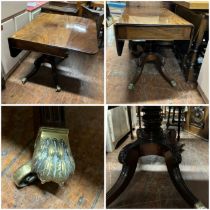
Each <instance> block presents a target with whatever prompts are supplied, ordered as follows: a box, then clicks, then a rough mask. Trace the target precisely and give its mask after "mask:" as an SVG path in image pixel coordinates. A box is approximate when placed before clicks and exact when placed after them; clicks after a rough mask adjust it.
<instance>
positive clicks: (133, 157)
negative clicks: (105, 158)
mask: <svg viewBox="0 0 210 210" xmlns="http://www.w3.org/2000/svg"><path fill="white" fill-rule="evenodd" d="M133 145H135V143H133V144H129V145H127V146H125V147H124V148H123V150H122V151H121V152H120V155H119V161H120V162H121V163H122V164H123V167H122V171H121V173H120V176H119V178H118V180H117V181H116V183H115V184H114V185H113V187H112V188H111V189H110V190H109V191H108V193H107V196H106V197H107V206H108V205H110V204H111V203H112V202H113V201H114V200H115V199H116V198H117V197H118V196H120V194H121V193H122V192H123V191H124V190H125V188H126V187H127V186H128V184H129V182H130V181H131V179H132V177H133V175H134V173H135V170H136V166H137V162H138V158H139V152H138V149H137V147H135V146H133Z"/></svg>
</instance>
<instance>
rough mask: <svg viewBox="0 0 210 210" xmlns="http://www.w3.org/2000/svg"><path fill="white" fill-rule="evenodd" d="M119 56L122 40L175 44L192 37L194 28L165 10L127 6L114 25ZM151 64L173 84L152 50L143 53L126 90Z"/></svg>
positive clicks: (174, 84)
mask: <svg viewBox="0 0 210 210" xmlns="http://www.w3.org/2000/svg"><path fill="white" fill-rule="evenodd" d="M114 30H115V39H116V47H117V53H118V56H121V54H122V51H123V46H124V42H125V40H129V41H130V40H132V41H139V40H146V41H174V40H189V46H190V43H191V40H192V35H193V25H192V24H191V23H190V22H188V21H186V20H185V19H183V18H181V17H179V16H178V15H176V14H175V13H173V12H171V11H170V10H168V9H166V8H155V7H132V6H130V7H126V8H125V11H124V12H123V14H122V16H121V18H119V20H118V21H117V22H116V23H115V25H114ZM147 62H154V63H155V64H156V67H157V68H158V70H159V72H160V73H161V75H162V76H163V77H164V79H165V80H167V82H169V83H170V84H171V85H172V86H176V82H175V81H174V80H173V79H171V78H170V77H169V76H168V75H167V73H166V71H165V69H164V61H163V58H162V57H161V56H160V55H159V54H158V53H153V52H152V51H151V49H150V50H149V52H147V53H143V54H142V55H141V56H140V58H139V61H138V67H139V69H138V71H137V73H136V76H135V78H134V79H133V81H132V82H131V83H130V84H129V86H128V88H129V89H133V88H134V86H135V84H136V82H137V81H138V79H139V78H140V76H141V73H142V71H143V68H144V65H145V64H146V63H147Z"/></svg>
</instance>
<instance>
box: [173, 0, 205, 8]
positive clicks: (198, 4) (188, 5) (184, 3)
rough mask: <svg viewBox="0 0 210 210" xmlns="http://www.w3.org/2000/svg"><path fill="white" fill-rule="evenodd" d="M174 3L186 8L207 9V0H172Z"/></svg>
mask: <svg viewBox="0 0 210 210" xmlns="http://www.w3.org/2000/svg"><path fill="white" fill-rule="evenodd" d="M174 3H175V4H178V5H181V6H183V7H185V8H187V9H195V10H202V9H205V10H206V9H209V2H208V1H174Z"/></svg>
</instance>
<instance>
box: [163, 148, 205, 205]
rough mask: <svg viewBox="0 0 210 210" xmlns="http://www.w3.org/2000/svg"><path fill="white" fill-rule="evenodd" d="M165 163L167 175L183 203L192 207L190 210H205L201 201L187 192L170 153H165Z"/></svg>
mask: <svg viewBox="0 0 210 210" xmlns="http://www.w3.org/2000/svg"><path fill="white" fill-rule="evenodd" d="M165 161H166V165H167V169H168V173H169V175H170V178H171V180H172V182H173V184H174V186H175V187H176V189H177V191H178V192H179V193H180V194H181V196H182V197H183V198H184V199H185V201H186V202H187V203H188V204H189V205H190V206H191V207H192V208H206V207H205V206H204V205H203V204H202V203H201V201H199V200H198V199H197V198H196V197H195V196H194V195H193V193H192V192H191V191H190V190H189V188H188V187H187V185H186V184H185V182H184V180H183V178H182V174H181V172H180V169H179V165H178V163H177V161H176V159H175V157H174V155H173V154H172V152H171V151H168V152H166V153H165Z"/></svg>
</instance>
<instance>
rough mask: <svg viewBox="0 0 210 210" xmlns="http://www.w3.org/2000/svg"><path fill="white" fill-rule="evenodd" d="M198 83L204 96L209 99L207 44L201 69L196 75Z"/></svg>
mask: <svg viewBox="0 0 210 210" xmlns="http://www.w3.org/2000/svg"><path fill="white" fill-rule="evenodd" d="M198 85H199V88H200V89H201V90H202V92H203V94H204V95H205V97H206V98H207V99H208V100H209V44H208V46H207V49H206V52H205V56H204V59H203V63H202V66H201V70H200V73H199V76H198ZM201 94H202V93H201Z"/></svg>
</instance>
